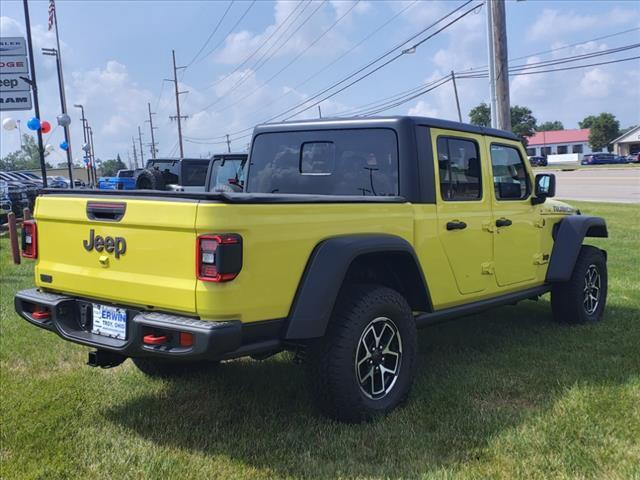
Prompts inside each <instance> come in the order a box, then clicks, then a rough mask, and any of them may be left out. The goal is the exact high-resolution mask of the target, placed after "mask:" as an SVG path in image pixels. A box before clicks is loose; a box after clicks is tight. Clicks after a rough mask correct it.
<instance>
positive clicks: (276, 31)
mask: <svg viewBox="0 0 640 480" xmlns="http://www.w3.org/2000/svg"><path fill="white" fill-rule="evenodd" d="M303 3H304V1H300V2H298V4H297V5H296V6H295V8H294V9H293V10H291V12H290V13H289V15H287V17H286V18H285V19H284V20H283V21H282V22H280V23H279V24H278V26H277V27H276V28H275V30H274V31H273V32H271V35H269V37H267V39H266V40H265V41H264V42H262V43H260V46H259V47H258V48H256V49H255V50H254V51H253V52H252V53H250V54H249V55H247V56H246V57H245V59H244V60H243V61H242V62H241V63H240V64H238V65H237V66H236V67H235V68H234V69H233V70H232V71H231V72H229V73H227V74H226V75H224V76H222V77H221V78H218V80H216V81H215V82H213V83H212V84H211V85H209V86H208V87H206V88H213V87H215V86H216V85H218V84H219V83H220V82H222V81H224V80H226V79H227V78H229V77H230V76H231V75H233V74H234V73H236V72H237V71H238V70H240V69H241V68H242V67H243V66H244V65H246V63H247V62H248V61H249V60H251V59H252V58H253V57H254V56H255V55H256V54H257V53H258V52H259V51H260V50H262V48H263V47H266V46H267V45H268V44H269V42H270V41H271V39H272V38H273V36H274V35H275V34H276V33H278V31H280V29H281V28H282V27H283V26H284V25H285V24H286V23H287V22H288V21H289V19H290V18H291V16H292V15H293V14H294V13H295V12H296V10H298V8H300V6H302V4H303ZM305 8H306V7H305ZM303 10H304V9H303ZM276 41H277V40H276Z"/></svg>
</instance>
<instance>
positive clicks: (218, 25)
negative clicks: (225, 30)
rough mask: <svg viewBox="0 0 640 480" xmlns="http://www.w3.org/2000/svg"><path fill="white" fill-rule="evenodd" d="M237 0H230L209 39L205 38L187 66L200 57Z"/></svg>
mask: <svg viewBox="0 0 640 480" xmlns="http://www.w3.org/2000/svg"><path fill="white" fill-rule="evenodd" d="M234 2H235V0H231V1H230V2H229V5H227V8H226V10H225V11H224V13H223V14H222V17H220V20H218V23H216V26H215V27H213V30H212V31H211V33H210V34H209V36H208V37H207V39H206V40H205V42H204V43H203V44H202V46H201V47H200V50H198V53H196V54H195V55H194V56H193V58H192V59H191V61H190V62H189V63H188V64H187V66H186V68H189V67H190V66H191V65H193V62H195V61H196V59H197V58H198V56H199V55H200V54H201V53H202V51H203V50H204V49H205V48H206V47H207V45H209V42H210V41H211V39H212V38H213V36H214V35H215V34H216V32H217V31H218V29H219V28H220V25H222V22H223V21H224V19H225V18H226V16H227V14H228V13H229V10H231V7H232V6H233V4H234Z"/></svg>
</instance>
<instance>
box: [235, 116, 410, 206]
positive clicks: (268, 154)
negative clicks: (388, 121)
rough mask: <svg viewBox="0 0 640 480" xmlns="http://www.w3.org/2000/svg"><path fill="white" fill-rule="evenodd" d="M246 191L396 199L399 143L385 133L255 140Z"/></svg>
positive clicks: (271, 135)
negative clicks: (389, 197)
mask: <svg viewBox="0 0 640 480" xmlns="http://www.w3.org/2000/svg"><path fill="white" fill-rule="evenodd" d="M249 162H250V163H249V168H248V173H247V177H248V178H247V182H246V187H245V191H247V192H250V193H280V194H313V195H357V196H397V195H399V188H398V140H397V136H396V133H395V131H394V130H392V129H388V128H364V129H340V130H308V131H300V132H265V133H261V134H259V135H257V136H256V137H255V139H254V142H253V147H252V150H251V155H250V159H249Z"/></svg>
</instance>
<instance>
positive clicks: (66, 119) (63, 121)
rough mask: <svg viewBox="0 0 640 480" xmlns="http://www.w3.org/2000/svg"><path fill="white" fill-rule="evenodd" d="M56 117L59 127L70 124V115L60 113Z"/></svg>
mask: <svg viewBox="0 0 640 480" xmlns="http://www.w3.org/2000/svg"><path fill="white" fill-rule="evenodd" d="M56 119H57V120H58V125H60V126H61V127H67V126H69V124H71V117H70V116H69V115H67V114H66V113H61V114H60V115H58V116H57V117H56Z"/></svg>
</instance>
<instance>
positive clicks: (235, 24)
mask: <svg viewBox="0 0 640 480" xmlns="http://www.w3.org/2000/svg"><path fill="white" fill-rule="evenodd" d="M255 3H256V0H253V1H252V2H251V3H250V4H249V6H248V7H247V9H246V10H245V11H244V13H243V14H242V15H241V16H240V18H239V19H238V20H237V21H236V23H234V24H233V27H231V28H230V29H229V31H228V32H227V34H226V35H225V36H224V37H222V39H221V40H220V41H219V42H218V43H217V44H216V46H215V47H213V48H212V49H211V50H209V52H207V54H206V55H204V56H203V57H201V58H200V60H198V63H200V62H201V61H203V60H204V59H205V58H207V57H208V56H209V55H211V54H212V53H213V52H215V51H216V50H217V49H218V47H220V45H222V43H223V42H224V41H225V40H226V39H227V37H228V36H229V35H231V33H233V31H234V30H235V29H236V27H237V26H238V25H240V22H242V20H244V17H246V16H247V14H248V13H249V10H251V9H252V8H253V6H254V5H255Z"/></svg>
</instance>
